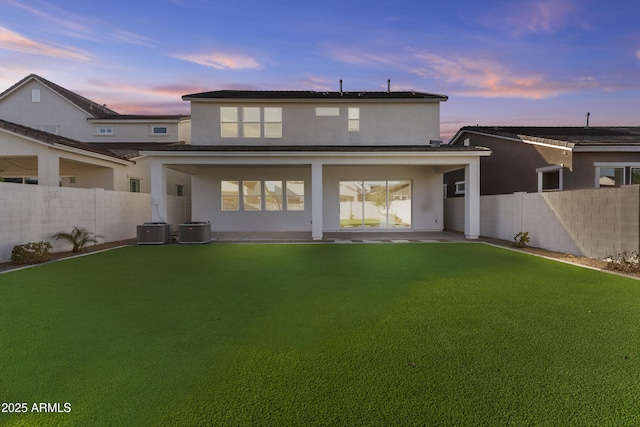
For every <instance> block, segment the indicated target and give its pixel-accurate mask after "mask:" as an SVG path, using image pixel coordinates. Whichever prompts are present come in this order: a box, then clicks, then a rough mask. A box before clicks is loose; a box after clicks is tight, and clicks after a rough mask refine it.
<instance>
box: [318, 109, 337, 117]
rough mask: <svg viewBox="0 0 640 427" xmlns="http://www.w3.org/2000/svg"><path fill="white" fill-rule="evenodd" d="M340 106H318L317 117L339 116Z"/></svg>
mask: <svg viewBox="0 0 640 427" xmlns="http://www.w3.org/2000/svg"><path fill="white" fill-rule="evenodd" d="M339 116H340V108H339V107H316V117H339Z"/></svg>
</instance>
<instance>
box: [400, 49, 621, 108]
mask: <svg viewBox="0 0 640 427" xmlns="http://www.w3.org/2000/svg"><path fill="white" fill-rule="evenodd" d="M413 55H414V58H415V59H417V60H418V61H419V62H420V64H419V65H418V66H415V67H413V68H411V69H410V70H409V71H410V72H411V73H413V74H416V75H419V76H421V77H424V78H434V79H437V80H442V81H445V82H447V83H451V84H454V85H457V86H456V87H455V88H454V89H453V91H452V92H453V93H455V94H457V95H465V96H482V97H487V98H497V97H507V98H529V99H543V98H548V97H551V96H557V95H560V94H563V93H568V92H574V91H578V90H583V89H592V88H600V89H610V90H615V89H616V88H615V87H613V86H611V85H609V86H606V85H602V84H600V83H599V82H598V80H597V79H595V78H593V77H582V78H578V79H575V80H572V81H570V82H560V81H548V80H547V79H546V77H545V76H544V75H543V74H541V73H535V72H524V73H521V72H517V71H514V70H511V69H509V68H508V67H506V66H504V65H502V64H500V63H498V62H496V61H493V60H491V59H486V58H472V57H464V56H453V55H452V56H448V57H447V58H445V57H442V56H440V55H437V54H433V53H429V52H414V53H413Z"/></svg>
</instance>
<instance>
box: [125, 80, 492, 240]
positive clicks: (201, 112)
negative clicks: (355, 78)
mask: <svg viewBox="0 0 640 427" xmlns="http://www.w3.org/2000/svg"><path fill="white" fill-rule="evenodd" d="M183 100H185V101H189V102H190V103H191V117H192V122H191V126H192V144H191V145H177V146H168V147H158V148H157V149H155V150H153V149H149V150H143V151H141V156H142V157H141V159H146V160H148V161H150V162H151V181H152V182H151V196H152V200H153V203H154V204H155V205H156V206H157V209H154V214H153V219H154V220H155V221H159V220H161V219H162V218H163V217H165V216H166V209H167V206H166V197H165V190H164V189H165V188H166V181H167V176H168V173H169V172H170V171H180V172H183V173H186V174H190V175H191V182H192V206H191V209H192V218H193V219H194V220H197V221H210V222H211V224H212V229H213V230H215V231H246V230H253V231H308V232H310V234H311V236H312V237H313V238H314V239H321V238H322V237H323V233H324V232H327V231H341V230H349V231H354V230H366V231H385V232H389V231H406V230H412V231H440V230H442V229H443V200H442V179H443V174H444V173H445V172H448V171H452V170H456V169H461V168H462V169H463V170H464V171H465V173H466V177H467V182H469V184H468V185H467V193H468V194H469V196H470V197H467V198H466V202H465V235H466V236H467V237H469V238H477V236H478V234H479V194H480V191H479V185H478V179H479V175H480V170H479V165H480V158H481V157H485V156H489V155H490V154H491V152H490V150H488V149H486V148H478V147H465V146H440V143H439V141H438V140H439V137H440V103H441V102H443V101H446V100H447V97H446V96H443V95H434V94H429V93H422V92H391V91H387V92H342V91H340V92H315V91H232V90H222V91H214V92H204V93H197V94H192V95H185V96H184V97H183ZM136 160H137V159H136Z"/></svg>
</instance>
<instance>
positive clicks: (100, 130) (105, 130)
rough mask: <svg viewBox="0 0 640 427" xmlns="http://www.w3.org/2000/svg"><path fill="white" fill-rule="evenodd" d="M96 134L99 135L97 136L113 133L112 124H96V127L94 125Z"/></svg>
mask: <svg viewBox="0 0 640 427" xmlns="http://www.w3.org/2000/svg"><path fill="white" fill-rule="evenodd" d="M96 135H99V136H111V135H113V126H98V127H96Z"/></svg>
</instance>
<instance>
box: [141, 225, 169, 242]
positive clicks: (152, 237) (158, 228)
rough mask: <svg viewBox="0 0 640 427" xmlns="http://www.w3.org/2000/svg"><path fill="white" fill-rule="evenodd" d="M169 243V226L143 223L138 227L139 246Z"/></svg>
mask: <svg viewBox="0 0 640 427" xmlns="http://www.w3.org/2000/svg"><path fill="white" fill-rule="evenodd" d="M170 241H171V225H170V224H167V223H166V222H145V223H144V224H142V225H139V226H138V244H139V245H163V244H165V243H169V242H170Z"/></svg>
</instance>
